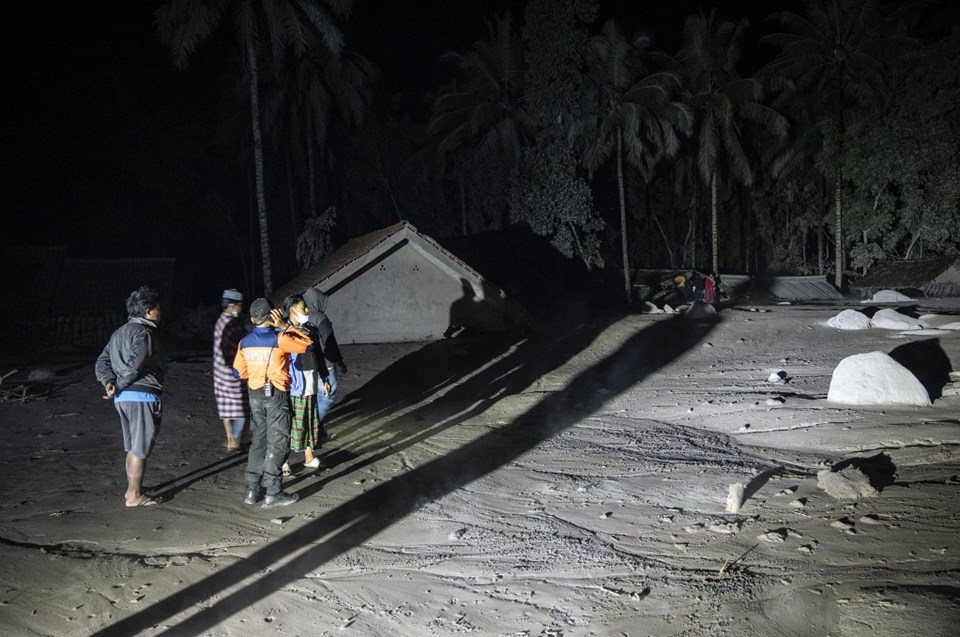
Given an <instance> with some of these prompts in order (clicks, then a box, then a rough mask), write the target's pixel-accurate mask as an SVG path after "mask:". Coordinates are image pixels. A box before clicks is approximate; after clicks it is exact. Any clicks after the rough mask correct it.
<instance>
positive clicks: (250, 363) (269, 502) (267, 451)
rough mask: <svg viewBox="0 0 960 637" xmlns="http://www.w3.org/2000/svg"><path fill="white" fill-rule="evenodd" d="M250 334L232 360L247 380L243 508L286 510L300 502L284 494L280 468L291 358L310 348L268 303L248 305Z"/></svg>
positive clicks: (286, 428) (284, 445) (288, 412)
mask: <svg viewBox="0 0 960 637" xmlns="http://www.w3.org/2000/svg"><path fill="white" fill-rule="evenodd" d="M250 320H251V321H252V322H253V324H254V328H253V330H252V331H251V332H250V333H249V334H247V335H246V336H244V337H243V339H241V340H240V346H239V348H238V349H237V356H236V358H235V359H234V361H233V369H234V373H235V374H236V375H237V378H243V379H245V380H246V381H247V387H248V390H249V391H248V393H249V396H250V437H251V439H250V453H249V455H248V456H247V470H246V477H247V495H246V497H245V498H244V502H245V503H246V504H256V503H257V502H259V501H260V500H261V499H263V508H271V507H277V506H287V505H289V504H293V503H294V502H296V501H297V500H298V499H299V496H298V495H297V494H295V493H285V492H284V491H283V483H282V480H283V474H282V469H281V467H282V466H283V462H284V460H285V459H286V457H287V451H288V450H289V448H290V423H291V417H292V413H291V408H290V371H289V369H288V367H289V364H290V355H291V354H303V353H305V352H308V351H311V350H312V349H313V342H312V341H311V340H310V337H309V336H308V335H307V334H306V333H304V332H303V331H301V330H299V329H297V328H296V327H294V326H292V325H290V324H289V323H288V322H287V320H286V319H284V318H283V314H282V313H281V311H280V310H279V309H275V308H274V307H273V306H272V305H271V304H270V301H268V300H267V299H263V298H260V299H257V300H255V301H254V302H253V303H252V304H251V305H250Z"/></svg>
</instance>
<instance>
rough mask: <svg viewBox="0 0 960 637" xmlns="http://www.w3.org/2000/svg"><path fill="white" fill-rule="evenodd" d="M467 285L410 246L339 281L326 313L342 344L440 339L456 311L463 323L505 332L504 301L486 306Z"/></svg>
mask: <svg viewBox="0 0 960 637" xmlns="http://www.w3.org/2000/svg"><path fill="white" fill-rule="evenodd" d="M464 280H465V278H462V277H460V276H458V273H457V272H456V271H455V270H454V269H453V268H451V267H450V266H449V265H447V264H446V263H443V262H442V261H438V260H437V259H436V258H435V257H432V256H430V255H428V254H426V253H424V252H423V251H421V250H418V249H416V248H415V247H413V246H412V245H411V244H409V243H408V244H406V245H403V246H401V247H400V248H399V249H398V250H396V251H394V252H391V253H390V254H388V255H386V256H385V257H383V258H382V259H379V260H377V261H375V262H374V263H372V264H369V265H368V266H367V267H365V268H364V269H363V270H362V271H359V272H356V273H353V274H352V275H351V277H350V278H349V279H347V280H345V281H342V282H339V283H338V285H337V287H336V289H335V290H332V291H331V294H330V298H329V300H328V302H327V308H326V311H327V315H328V316H329V317H330V320H331V321H333V325H334V328H335V330H336V334H337V340H338V341H339V342H340V343H387V342H399V341H419V340H432V339H437V338H440V337H442V336H443V333H444V332H445V331H446V330H447V328H448V327H449V326H450V324H451V312H453V313H454V315H455V316H456V320H457V322H459V323H468V324H470V326H472V327H480V328H484V329H491V330H497V329H503V327H504V324H503V323H504V317H503V312H502V311H501V310H500V309H498V308H500V307H502V305H501V299H499V297H497V298H493V299H487V300H486V302H481V300H480V299H479V298H477V293H476V292H475V291H474V290H473V284H467V287H466V288H465V285H464ZM465 289H466V290H467V291H466V292H465ZM480 294H482V291H481V292H480ZM470 295H473V296H474V298H472V299H470V298H468V297H469V296H470Z"/></svg>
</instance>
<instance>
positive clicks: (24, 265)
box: [0, 246, 66, 315]
mask: <svg viewBox="0 0 960 637" xmlns="http://www.w3.org/2000/svg"><path fill="white" fill-rule="evenodd" d="M0 253H2V255H3V257H2V259H0V285H2V287H3V293H4V296H5V297H7V298H10V299H11V300H12V299H16V301H17V305H18V306H19V307H20V308H21V309H22V310H23V312H24V313H26V314H28V315H35V314H37V313H39V312H47V311H49V310H50V309H51V307H52V304H53V299H54V293H55V291H56V288H57V279H58V278H59V277H60V271H61V269H62V266H63V258H64V255H65V254H66V249H65V248H63V247H55V246H43V247H41V246H30V247H24V246H4V247H3V249H2V250H0Z"/></svg>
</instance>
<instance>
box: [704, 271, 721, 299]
mask: <svg viewBox="0 0 960 637" xmlns="http://www.w3.org/2000/svg"><path fill="white" fill-rule="evenodd" d="M718 279H719V277H717V278H714V277H712V276H707V277H704V279H703V300H704V301H706V302H707V303H713V302H714V301H715V300H716V287H715V286H716V281H717V280H718Z"/></svg>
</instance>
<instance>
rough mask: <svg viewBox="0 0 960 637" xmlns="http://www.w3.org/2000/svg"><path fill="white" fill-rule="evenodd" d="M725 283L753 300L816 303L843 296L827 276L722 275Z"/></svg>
mask: <svg viewBox="0 0 960 637" xmlns="http://www.w3.org/2000/svg"><path fill="white" fill-rule="evenodd" d="M720 280H721V281H723V283H724V284H726V285H727V286H728V287H730V288H731V289H733V290H735V293H737V294H738V295H742V293H740V290H744V291H745V292H746V293H748V294H749V295H750V296H751V297H752V298H771V299H780V300H785V301H815V300H827V299H842V298H843V294H841V293H840V291H839V290H837V288H835V287H833V285H832V284H831V283H830V282H829V281H827V279H826V277H825V276H821V275H818V276H752V275H748V274H721V275H720Z"/></svg>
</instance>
